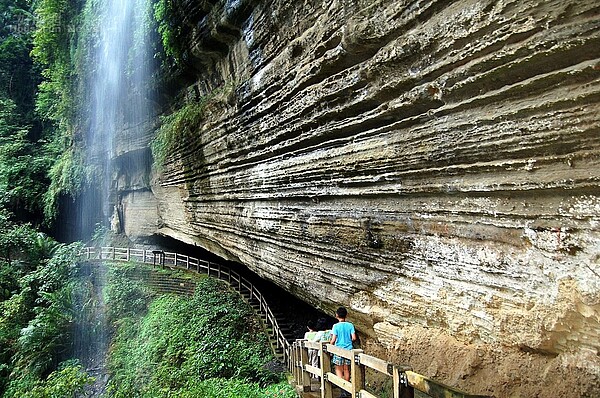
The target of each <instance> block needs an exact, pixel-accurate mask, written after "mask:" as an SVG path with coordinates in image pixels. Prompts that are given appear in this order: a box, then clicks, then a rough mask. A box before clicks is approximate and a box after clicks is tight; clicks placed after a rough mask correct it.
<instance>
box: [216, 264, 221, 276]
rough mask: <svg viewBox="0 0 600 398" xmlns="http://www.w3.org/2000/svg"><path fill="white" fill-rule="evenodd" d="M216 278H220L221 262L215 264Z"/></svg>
mask: <svg viewBox="0 0 600 398" xmlns="http://www.w3.org/2000/svg"><path fill="white" fill-rule="evenodd" d="M217 278H219V279H221V263H219V264H217Z"/></svg>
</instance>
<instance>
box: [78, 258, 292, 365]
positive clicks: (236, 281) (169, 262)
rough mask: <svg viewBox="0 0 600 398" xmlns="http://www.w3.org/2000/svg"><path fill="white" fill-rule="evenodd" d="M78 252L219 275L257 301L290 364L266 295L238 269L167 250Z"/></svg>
mask: <svg viewBox="0 0 600 398" xmlns="http://www.w3.org/2000/svg"><path fill="white" fill-rule="evenodd" d="M81 256H82V257H83V258H85V259H86V260H96V261H99V260H110V261H125V262H130V261H132V262H138V263H144V264H151V265H152V266H154V267H169V268H176V269H180V270H186V271H194V272H198V273H203V274H207V275H208V276H213V277H216V278H218V279H221V280H224V281H227V282H228V283H229V285H230V286H231V287H232V288H233V289H234V290H236V291H237V292H238V293H240V294H241V295H245V296H246V297H248V298H249V301H251V302H252V301H253V302H255V303H257V305H258V308H257V312H258V314H259V316H260V317H261V319H262V320H263V321H264V323H265V325H266V326H267V328H270V329H271V331H272V332H271V333H272V337H273V338H274V339H275V348H276V349H280V350H281V352H282V353H283V359H284V362H285V363H286V364H288V369H290V370H291V368H290V366H289V364H290V363H291V361H290V353H291V344H290V342H289V341H288V340H287V339H286V338H285V336H284V334H283V332H282V331H281V328H280V327H279V324H278V323H277V318H275V315H274V314H273V311H271V309H270V308H269V305H268V304H267V301H266V299H265V297H264V296H263V295H262V293H261V292H260V291H259V290H258V289H257V288H256V286H254V285H253V284H252V283H251V282H250V281H249V280H248V279H246V278H244V277H243V276H241V275H240V274H239V273H237V272H235V271H233V270H232V269H229V268H228V267H226V266H223V265H221V264H219V263H214V262H211V261H205V260H200V259H197V258H195V257H190V256H186V255H184V254H179V253H169V252H164V251H162V250H145V249H134V248H119V247H85V248H84V249H83V252H82V253H81Z"/></svg>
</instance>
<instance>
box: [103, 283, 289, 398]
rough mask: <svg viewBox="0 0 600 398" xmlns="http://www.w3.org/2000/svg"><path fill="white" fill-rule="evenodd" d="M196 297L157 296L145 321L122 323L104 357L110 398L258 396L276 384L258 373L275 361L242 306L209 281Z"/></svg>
mask: <svg viewBox="0 0 600 398" xmlns="http://www.w3.org/2000/svg"><path fill="white" fill-rule="evenodd" d="M112 283H113V282H112V281H111V284H112ZM117 283H121V282H120V281H118V282H117ZM196 292H197V294H196V295H195V296H194V297H192V298H185V297H180V296H172V295H164V296H161V297H159V298H157V299H155V300H154V301H153V302H152V303H151V304H150V306H149V308H148V312H147V314H146V315H145V316H143V317H135V316H130V317H128V318H126V319H122V320H121V321H120V323H119V329H118V330H117V333H116V336H115V339H114V342H113V346H112V349H111V357H110V360H109V366H110V369H111V372H112V373H113V376H112V379H111V382H110V391H111V394H112V396H113V397H115V398H120V397H128V396H132V395H134V396H138V397H197V396H203V397H213V396H214V397H240V396H244V397H254V396H256V397H262V396H264V395H262V394H263V389H264V388H262V387H261V385H268V384H271V383H273V382H278V381H280V377H281V376H280V375H278V374H273V373H271V372H270V371H267V370H265V369H263V365H264V364H265V363H267V362H268V361H270V360H272V358H273V357H272V354H271V352H270V350H269V349H268V344H267V340H266V336H265V335H264V333H263V332H262V331H261V330H260V327H259V325H258V323H257V322H256V321H254V320H253V314H252V312H251V310H250V308H249V307H248V306H247V304H245V303H244V302H243V301H242V300H241V298H240V297H239V296H238V295H237V294H236V293H234V292H232V291H230V290H229V289H228V288H227V287H226V286H225V285H224V284H223V283H222V282H220V281H218V280H215V279H212V278H205V279H203V280H201V281H200V282H199V284H198V286H197V288H196ZM223 379H226V380H227V381H223ZM286 396H288V397H291V396H293V395H286Z"/></svg>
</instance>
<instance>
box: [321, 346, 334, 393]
mask: <svg viewBox="0 0 600 398" xmlns="http://www.w3.org/2000/svg"><path fill="white" fill-rule="evenodd" d="M327 344H328V343H322V344H321V348H320V349H319V354H320V357H321V358H320V361H321V369H323V377H321V398H333V388H332V387H331V383H330V382H329V381H328V380H327V373H330V372H331V355H330V354H329V352H327Z"/></svg>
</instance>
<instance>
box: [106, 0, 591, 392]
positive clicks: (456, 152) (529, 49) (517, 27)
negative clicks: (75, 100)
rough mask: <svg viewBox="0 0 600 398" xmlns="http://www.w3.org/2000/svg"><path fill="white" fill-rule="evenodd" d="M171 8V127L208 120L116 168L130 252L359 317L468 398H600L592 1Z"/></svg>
mask: <svg viewBox="0 0 600 398" xmlns="http://www.w3.org/2000/svg"><path fill="white" fill-rule="evenodd" d="M176 5H177V9H178V12H179V13H180V15H181V23H182V25H181V28H182V31H183V32H184V37H185V40H186V46H185V47H186V48H187V49H189V53H188V54H186V57H185V59H186V62H187V64H186V66H185V68H186V69H185V73H186V75H187V76H193V80H190V81H189V84H188V85H187V86H186V87H183V88H182V90H181V96H180V97H179V98H180V99H179V101H174V102H173V104H172V109H171V111H173V110H174V109H176V108H177V107H180V106H183V103H185V102H188V103H190V102H194V101H198V100H202V99H204V100H203V101H204V102H203V106H204V107H205V109H204V113H203V119H202V122H201V123H200V124H199V125H198V126H197V127H196V128H195V130H194V134H191V135H186V136H183V137H182V138H181V139H180V140H179V141H178V142H177V143H174V144H173V147H172V148H173V150H172V151H171V152H170V153H169V154H168V155H167V157H166V160H165V164H164V165H160V166H161V167H157V168H155V169H154V173H153V174H152V176H148V175H147V174H148V173H149V168H144V169H143V170H128V169H127V167H125V166H123V167H122V169H121V174H120V177H118V179H117V181H118V183H117V187H118V189H119V190H120V197H121V198H122V199H121V204H120V206H121V207H122V209H123V216H122V218H123V220H122V222H123V225H124V229H125V231H126V232H127V233H128V234H129V235H130V236H133V237H135V238H139V239H143V238H144V237H146V236H150V235H153V234H159V235H165V236H169V237H173V238H175V239H178V240H181V241H183V242H187V243H190V244H196V245H199V246H202V247H204V248H206V249H208V250H210V251H212V252H214V253H217V254H219V255H221V256H223V257H225V258H227V259H231V260H235V261H239V262H241V263H243V264H245V265H247V266H248V267H249V268H250V269H252V270H253V271H255V272H256V273H257V274H259V275H260V276H262V277H264V278H266V279H268V280H271V281H273V282H275V283H276V284H278V285H280V286H282V287H284V288H285V289H287V290H288V291H290V292H292V293H294V294H295V295H297V296H299V297H301V298H302V299H304V300H306V301H307V302H309V303H311V304H313V305H314V306H316V307H318V308H322V309H324V310H325V311H332V310H333V309H334V308H335V307H337V306H338V305H346V306H347V307H348V308H349V310H350V314H351V315H350V318H351V320H352V321H354V322H355V323H356V324H357V325H358V327H359V328H360V330H361V332H363V333H365V334H366V335H367V336H368V342H367V343H366V346H367V347H368V349H371V350H373V351H374V352H375V351H378V350H381V353H385V354H386V355H387V356H388V357H389V358H390V359H392V360H395V361H398V362H406V363H410V364H411V365H413V366H414V367H415V369H416V370H417V371H419V372H422V373H424V374H427V375H429V376H433V377H436V378H438V379H440V380H442V381H445V382H447V383H450V384H453V385H457V386H459V387H463V388H465V389H467V390H469V391H472V392H476V393H486V394H495V395H496V396H498V397H502V396H523V397H525V396H527V397H533V396H540V397H542V396H548V397H550V396H561V397H579V396H588V397H592V396H598V394H600V339H599V337H600V266H599V263H600V167H599V166H600V1H598V0H590V1H574V0H563V1H548V0H546V1H542V0H525V1H516V0H515V1H511V0H497V1H493V0H489V1H475V0H461V1H454V2H446V1H439V0H422V1H421V0H414V1H392V0H380V1H373V0H369V1H367V0H354V1H335V0H334V1H331V2H318V1H312V0H304V1H297V2H290V1H283V0H279V1H278V0H273V1H258V0H256V1H249V0H237V1H223V0H222V1H216V0H215V1H200V2H198V1H188V0H179V1H178V2H176ZM152 136H153V135H152V134H148V135H147V136H146V138H145V139H143V140H141V141H140V142H136V143H135V145H132V144H131V143H128V144H127V145H125V144H124V143H125V141H127V140H126V139H124V141H123V145H122V146H121V148H122V150H121V151H120V152H119V151H118V152H119V154H120V159H121V163H122V164H123V165H126V164H127V162H126V161H125V160H124V159H127V157H128V156H135V154H136V153H137V152H139V151H140V150H144V148H146V149H147V147H148V146H149V142H150V140H151V139H152Z"/></svg>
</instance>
